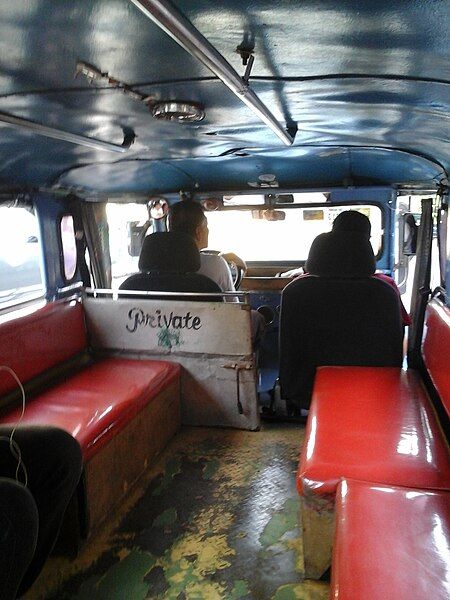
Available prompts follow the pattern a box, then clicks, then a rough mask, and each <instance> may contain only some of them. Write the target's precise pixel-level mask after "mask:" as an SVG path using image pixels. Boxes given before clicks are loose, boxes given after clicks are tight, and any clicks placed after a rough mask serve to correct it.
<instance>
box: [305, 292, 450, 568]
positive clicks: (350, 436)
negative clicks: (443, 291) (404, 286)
mask: <svg viewBox="0 0 450 600" xmlns="http://www.w3.org/2000/svg"><path fill="white" fill-rule="evenodd" d="M422 356H423V360H424V364H425V368H426V370H427V372H428V374H429V376H430V379H431V381H432V383H433V385H434V387H435V390H436V392H437V394H438V396H439V398H440V401H441V403H442V405H443V406H445V407H446V410H447V412H448V410H449V405H450V375H449V368H448V367H449V356H450V311H449V309H448V308H447V307H445V306H444V305H443V304H442V303H441V302H439V301H438V300H436V299H435V300H432V301H431V302H430V303H429V305H428V307H427V311H426V319H425V331H424V337H423V343H422ZM343 478H350V479H357V480H361V481H368V482H371V483H378V484H382V485H383V484H385V485H393V486H404V487H411V488H421V489H425V490H427V489H428V490H449V489H450V464H449V450H448V444H447V442H446V440H445V438H444V436H443V434H442V430H441V427H440V424H439V422H438V419H437V416H436V413H435V410H434V407H433V406H432V403H431V400H430V398H429V396H428V393H427V391H426V389H425V387H424V383H423V381H422V378H421V376H420V374H419V372H417V371H414V370H411V369H407V370H404V369H399V368H393V367H350V366H349V367H320V368H318V369H317V373H316V378H315V382H314V390H313V395H312V402H311V407H310V411H309V416H308V422H307V427H306V433H305V441H304V444H303V447H302V452H301V456H300V464H299V468H298V473H297V488H298V491H299V493H300V495H301V496H303V499H302V514H301V519H302V527H303V542H304V549H305V572H306V574H307V576H309V577H313V578H319V577H320V576H321V575H322V574H323V572H324V571H325V570H326V569H327V568H328V566H329V563H330V560H331V546H332V532H333V517H334V514H333V511H334V498H335V494H336V489H337V486H338V484H339V482H340V481H341V479H343Z"/></svg>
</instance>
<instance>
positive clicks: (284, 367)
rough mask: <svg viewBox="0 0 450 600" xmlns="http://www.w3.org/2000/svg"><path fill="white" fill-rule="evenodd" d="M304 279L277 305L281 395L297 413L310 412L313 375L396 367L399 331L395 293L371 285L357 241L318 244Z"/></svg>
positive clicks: (338, 238) (365, 250) (326, 239)
mask: <svg viewBox="0 0 450 600" xmlns="http://www.w3.org/2000/svg"><path fill="white" fill-rule="evenodd" d="M306 267H307V270H308V275H306V276H302V277H299V278H298V279H296V280H295V281H293V282H292V283H290V284H289V285H287V286H286V288H285V289H284V291H283V293H282V298H281V315H280V383H281V394H282V397H283V398H285V399H286V400H287V402H288V405H291V408H292V409H293V410H294V411H295V410H297V409H300V408H308V407H309V404H310V401H311V392H312V387H313V383H314V376H315V372H316V367H318V366H325V365H352V366H396V367H398V366H401V364H402V360H403V326H402V318H401V313H400V303H399V300H398V296H397V293H396V291H395V290H394V289H393V288H392V287H391V286H390V285H389V284H387V283H385V282H384V281H381V280H379V279H377V278H375V277H371V275H373V273H374V271H375V258H374V255H373V251H372V248H371V246H370V242H369V241H368V240H366V239H364V238H363V237H362V236H361V235H358V234H351V233H349V232H342V233H337V232H336V233H326V234H321V235H320V236H318V237H317V238H316V239H315V240H314V242H313V244H312V246H311V250H310V254H309V257H308V261H307V265H306Z"/></svg>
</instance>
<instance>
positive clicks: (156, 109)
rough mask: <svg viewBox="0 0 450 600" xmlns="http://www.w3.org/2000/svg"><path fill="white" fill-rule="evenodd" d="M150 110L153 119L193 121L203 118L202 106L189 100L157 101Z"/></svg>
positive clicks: (180, 121) (181, 121) (179, 121)
mask: <svg viewBox="0 0 450 600" xmlns="http://www.w3.org/2000/svg"><path fill="white" fill-rule="evenodd" d="M151 110H152V115H153V116H154V117H155V119H159V120H160V121H176V122H178V123H193V122H195V121H201V120H202V119H204V118H205V111H204V110H203V107H202V106H200V105H199V104H192V103H190V102H158V103H156V104H154V105H153V106H152V109H151Z"/></svg>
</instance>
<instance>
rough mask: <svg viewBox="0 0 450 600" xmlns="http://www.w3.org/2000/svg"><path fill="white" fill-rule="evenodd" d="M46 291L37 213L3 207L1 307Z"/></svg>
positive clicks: (0, 226) (0, 221)
mask: <svg viewBox="0 0 450 600" xmlns="http://www.w3.org/2000/svg"><path fill="white" fill-rule="evenodd" d="M43 294H44V283H43V275H42V272H41V243H40V234H39V226H38V221H37V218H36V215H35V214H34V212H33V210H32V209H31V208H28V207H18V206H1V207H0V309H1V308H6V307H9V306H14V305H15V304H18V303H20V302H25V301H27V300H32V299H34V298H38V297H40V296H42V295H43Z"/></svg>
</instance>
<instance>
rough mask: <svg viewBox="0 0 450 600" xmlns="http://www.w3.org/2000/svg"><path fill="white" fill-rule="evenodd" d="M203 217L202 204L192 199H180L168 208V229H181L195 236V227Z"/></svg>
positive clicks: (200, 222)
mask: <svg viewBox="0 0 450 600" xmlns="http://www.w3.org/2000/svg"><path fill="white" fill-rule="evenodd" d="M204 219H205V215H204V213H203V208H202V206H201V205H200V204H199V203H198V202H194V201H193V200H181V201H180V202H177V203H176V204H172V206H171V207H170V208H169V230H170V231H182V232H184V233H188V234H189V235H191V236H192V237H195V232H196V230H197V227H199V226H200V225H201V224H202V222H203V220H204Z"/></svg>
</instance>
